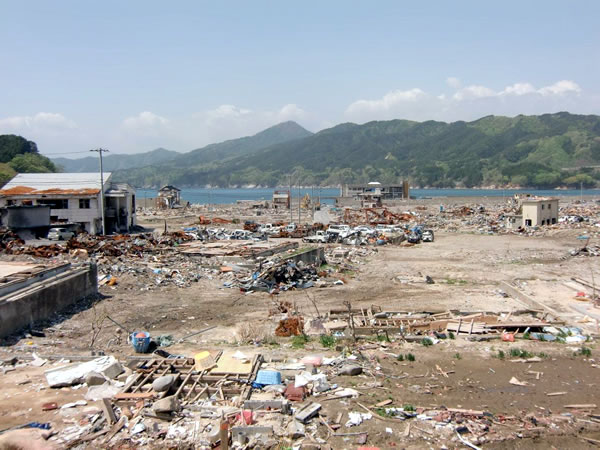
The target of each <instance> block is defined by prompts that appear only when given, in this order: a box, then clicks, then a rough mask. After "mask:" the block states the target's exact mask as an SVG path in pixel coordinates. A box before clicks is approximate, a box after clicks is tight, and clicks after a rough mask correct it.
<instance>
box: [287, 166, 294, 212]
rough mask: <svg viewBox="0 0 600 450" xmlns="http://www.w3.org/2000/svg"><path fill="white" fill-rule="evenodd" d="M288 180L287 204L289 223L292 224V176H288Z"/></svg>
mask: <svg viewBox="0 0 600 450" xmlns="http://www.w3.org/2000/svg"><path fill="white" fill-rule="evenodd" d="M289 178H290V190H289V198H288V203H289V207H290V223H293V222H294V210H293V209H292V175H291V174H290V175H289Z"/></svg>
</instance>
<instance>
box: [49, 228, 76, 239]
mask: <svg viewBox="0 0 600 450" xmlns="http://www.w3.org/2000/svg"><path fill="white" fill-rule="evenodd" d="M73 236H75V233H73V232H72V231H69V230H67V229H66V228H50V231H49V232H48V239H50V240H51V241H62V240H67V241H68V240H69V239H71V238H72V237H73Z"/></svg>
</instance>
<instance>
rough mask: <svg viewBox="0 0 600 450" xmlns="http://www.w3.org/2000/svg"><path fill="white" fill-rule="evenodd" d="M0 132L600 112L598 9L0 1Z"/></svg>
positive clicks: (189, 131) (237, 128) (164, 141)
mask: <svg viewBox="0 0 600 450" xmlns="http://www.w3.org/2000/svg"><path fill="white" fill-rule="evenodd" d="M0 6H1V13H0V134H4V133H15V134H20V135H22V136H24V137H26V138H28V139H31V140H34V141H36V142H37V143H38V147H39V149H40V151H41V152H42V153H44V154H46V155H56V156H59V155H58V154H59V153H61V155H60V156H65V157H78V156H86V155H85V154H84V153H73V152H87V150H88V149H90V148H96V147H100V146H102V147H106V148H108V149H110V151H111V152H113V153H138V152H142V151H148V150H152V149H154V148H157V147H165V148H168V149H172V150H177V151H188V150H191V149H194V148H197V147H200V146H203V145H206V144H209V143H212V142H219V141H222V140H225V139H230V138H236V137H240V136H244V135H249V134H254V133H256V132H258V131H260V130H262V129H264V128H266V127H268V126H271V125H274V124H276V123H279V122H281V121H285V120H295V121H297V122H298V123H300V124H301V125H303V126H304V127H306V128H308V129H309V130H311V131H318V130H320V129H323V128H326V127H329V126H332V125H335V124H337V123H341V122H348V121H351V122H356V123H364V122H367V121H370V120H383V119H393V118H399V119H414V120H420V121H421V120H428V119H435V120H444V121H455V120H472V119H476V118H479V117H481V116H485V115H489V114H496V115H509V116H514V115H517V114H520V113H522V114H539V113H546V112H556V111H569V112H572V113H581V114H600V71H599V69H600V51H599V47H600V46H599V44H600V26H599V25H598V21H599V19H600V2H599V1H597V0H589V1H574V2H567V1H560V2H556V1H549V0H544V1H522V0H521V1H506V0H503V1H497V2H487V1H481V0H478V1H459V0H457V1H446V0H440V1H438V2H427V1H411V2H403V1H398V0H396V1H389V2H386V1H376V2H373V1H369V2H367V1H364V2H357V1H350V0H344V1H327V2H324V1H315V2H310V1H306V0H303V1H297V2H289V1H272V2H263V1H258V0H253V1H239V2H227V1H214V0H213V1H210V2H201V1H176V2H166V1H150V0H143V1H135V0H127V1H123V0H119V1H109V0H103V1H100V2H91V1H81V0H72V1H52V2H51V1H47V0H43V1H27V0H22V1H11V0H0Z"/></svg>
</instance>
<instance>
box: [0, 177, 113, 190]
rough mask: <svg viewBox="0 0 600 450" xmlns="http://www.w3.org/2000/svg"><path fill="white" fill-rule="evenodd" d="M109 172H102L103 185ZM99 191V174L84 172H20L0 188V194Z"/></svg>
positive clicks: (107, 179)
mask: <svg viewBox="0 0 600 450" xmlns="http://www.w3.org/2000/svg"><path fill="white" fill-rule="evenodd" d="M110 176H111V173H110V172H106V173H104V185H105V186H106V183H107V182H108V181H109V178H110ZM98 192H100V174H99V173H98V172H86V173H20V174H18V175H16V176H15V177H14V178H13V179H12V180H10V181H9V182H8V183H7V184H6V185H4V187H3V188H2V189H1V190H0V195H27V194H85V195H93V194H97V193H98Z"/></svg>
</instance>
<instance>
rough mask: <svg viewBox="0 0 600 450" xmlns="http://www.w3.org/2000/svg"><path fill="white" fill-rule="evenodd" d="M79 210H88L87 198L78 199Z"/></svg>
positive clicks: (88, 202)
mask: <svg viewBox="0 0 600 450" xmlns="http://www.w3.org/2000/svg"><path fill="white" fill-rule="evenodd" d="M79 209H90V199H89V198H80V199H79Z"/></svg>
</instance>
